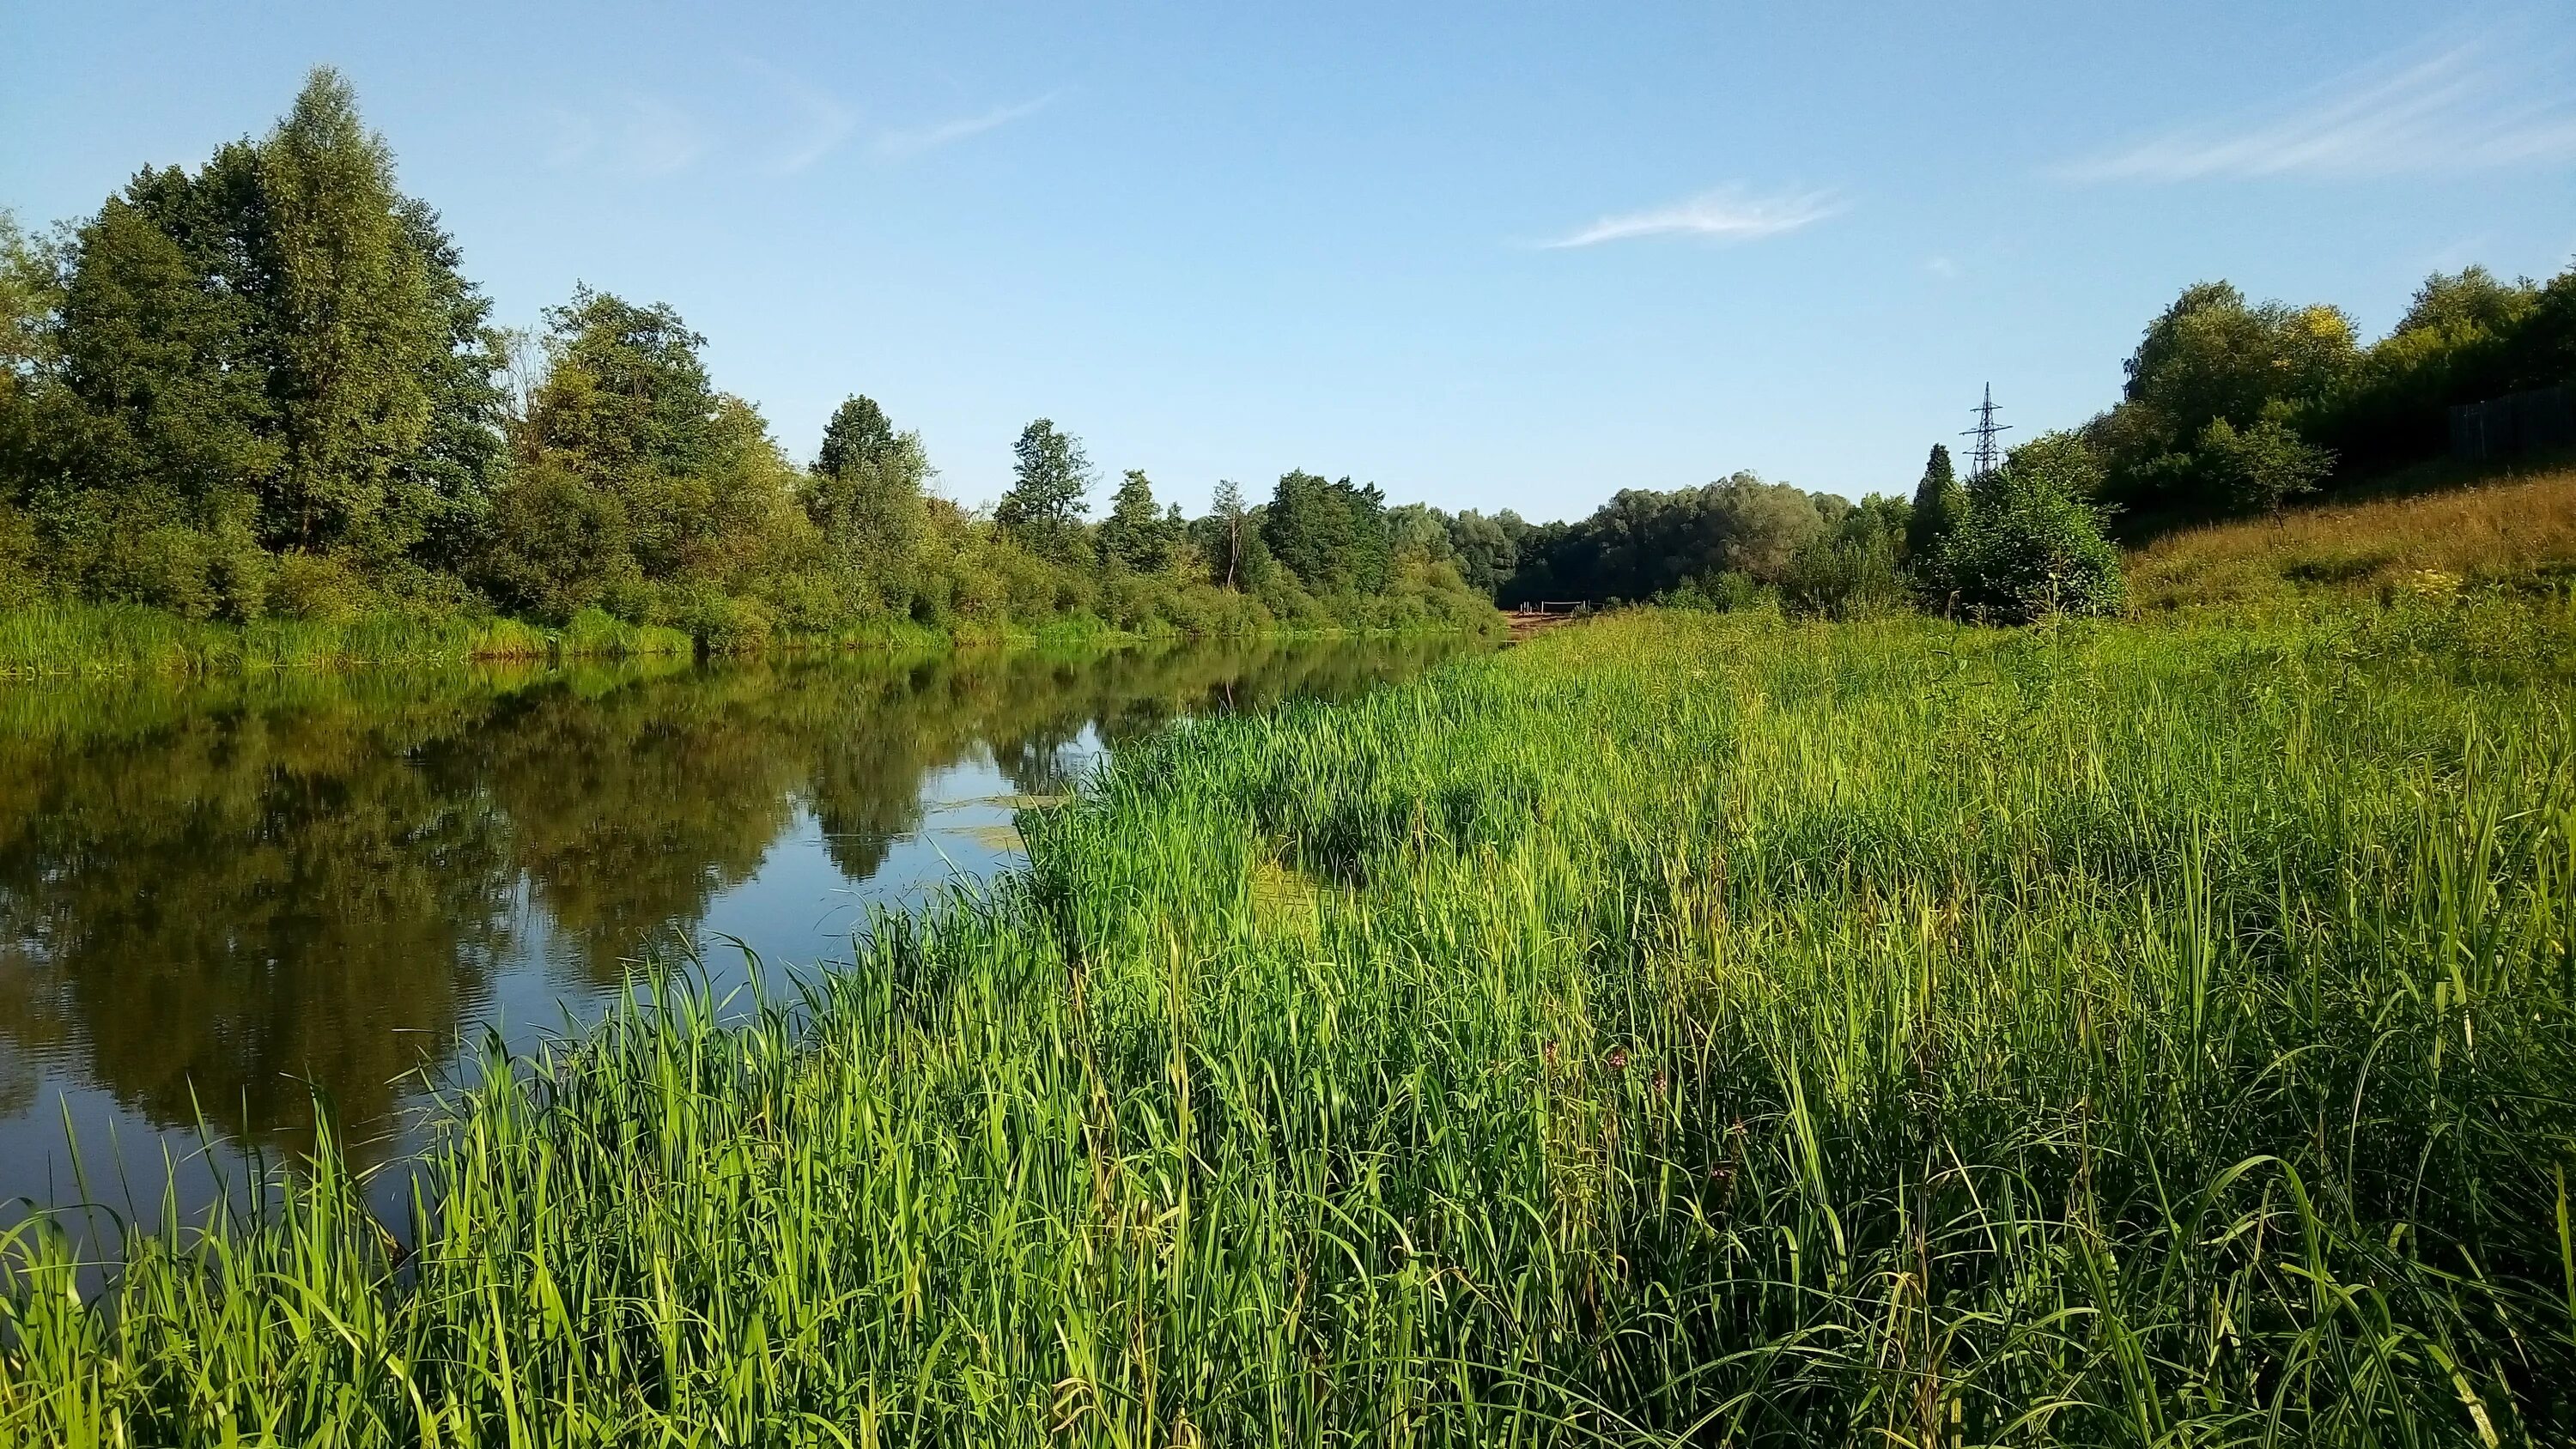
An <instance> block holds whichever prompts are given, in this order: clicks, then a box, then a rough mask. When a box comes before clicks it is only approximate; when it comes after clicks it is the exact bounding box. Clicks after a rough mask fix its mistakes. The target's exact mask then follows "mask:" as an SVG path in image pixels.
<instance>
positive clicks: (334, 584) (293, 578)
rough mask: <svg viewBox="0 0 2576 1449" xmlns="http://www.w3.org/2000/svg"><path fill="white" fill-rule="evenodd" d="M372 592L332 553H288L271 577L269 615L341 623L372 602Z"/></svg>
mask: <svg viewBox="0 0 2576 1449" xmlns="http://www.w3.org/2000/svg"><path fill="white" fill-rule="evenodd" d="M368 593H369V590H368V588H367V586H366V583H365V581H364V580H362V579H360V578H359V577H358V576H357V575H356V574H355V573H354V572H352V571H351V570H350V569H349V567H348V566H347V565H346V564H344V563H342V562H341V561H340V560H339V559H337V558H334V557H332V556H331V555H329V554H319V553H303V552H295V553H284V554H280V555H278V556H277V566H276V568H275V569H274V570H272V571H271V572H270V574H269V576H268V589H267V594H266V598H267V603H268V612H270V613H271V614H275V615H277V616H279V617H281V618H287V619H303V620H309V621H312V622H315V623H329V624H337V623H342V622H345V621H347V620H348V619H350V618H352V617H354V616H355V615H356V614H357V613H358V611H359V610H360V609H361V608H363V607H365V605H366V604H367V603H368V602H369V600H368Z"/></svg>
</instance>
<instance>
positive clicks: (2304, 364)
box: [2091, 282, 2361, 522]
mask: <svg viewBox="0 0 2576 1449" xmlns="http://www.w3.org/2000/svg"><path fill="white" fill-rule="evenodd" d="M2360 358H2361V353H2360V349H2359V348H2358V346H2357V345H2356V343H2355V341H2354V338H2353V330H2352V323H2351V321H2350V320H2349V319H2348V318H2346V317H2345V316H2344V315H2343V314H2342V313H2341V312H2339V311H2337V310H2335V309H2333V308H2331V307H2305V308H2292V307H2289V306H2286V305H2284V304H2282V303H2279V302H2266V303H2263V304H2262V305H2260V306H2256V305H2252V304H2249V303H2248V302H2247V301H2246V300H2245V297H2244V295H2243V294H2242V293H2240V292H2238V291H2237V290H2236V289H2235V288H2234V287H2232V286H2229V285H2227V284H2226V283H2224V282H2210V283H2202V284H2200V285H2198V286H2194V287H2190V288H2187V289H2185V290H2184V292H2183V294H2182V296H2181V297H2179V298H2178V299H2176V300H2175V302H2174V304H2173V305H2172V306H2170V307H2168V308H2166V309H2165V311H2164V314H2163V315H2162V316H2160V317H2158V318H2157V319H2156V321H2155V322H2154V323H2153V324H2152V325H2150V326H2149V327H2148V328H2147V332H2146V336H2145V337H2144V338H2143V339H2142V340H2141V341H2140V342H2139V344H2138V349H2137V351H2136V352H2135V353H2134V354H2132V355H2131V356H2130V358H2129V360H2128V363H2127V364H2126V367H2127V372H2128V385H2127V388H2126V389H2125V392H2124V394H2123V397H2122V400H2121V402H2120V405H2119V406H2118V407H2116V408H2114V409H2112V411H2111V412H2110V413H2108V414H2106V415H2104V416H2103V417H2102V418H2101V419H2100V420H2098V421H2097V422H2096V423H2095V424H2094V425H2093V427H2092V429H2091V432H2092V434H2093V440H2094V442H2095V444H2096V445H2097V447H2098V448H2099V449H2100V450H2101V451H2102V453H2103V456H2104V458H2105V460H2106V462H2107V465H2108V467H2107V473H2108V477H2107V480H2106V484H2107V497H2108V498H2109V499H2110V501H2112V502H2115V503H2117V504H2119V505H2120V506H2121V507H2122V508H2124V509H2126V510H2128V511H2130V512H2132V513H2136V514H2140V515H2144V516H2145V518H2146V519H2147V520H2148V521H2151V522H2152V521H2154V520H2158V519H2167V518H2175V519H2196V518H2206V517H2213V516H2217V515H2220V514H2224V513H2227V512H2230V511H2234V510H2237V509H2241V508H2245V507H2249V506H2271V505H2269V504H2266V503H2264V502H2263V501H2262V500H2261V499H2260V498H2259V497H2247V496H2245V495H2244V494H2243V493H2242V492H2241V491H2239V490H2238V488H2237V486H2236V485H2237V484H2238V483H2239V482H2240V481H2241V480H2240V479H2239V477H2238V475H2237V472H2236V471H2235V470H2236V469H2237V468H2238V466H2239V463H2240V461H2241V460H2240V459H2238V458H2237V457H2235V456H2233V455H2227V454H2222V453H2216V452H2207V453H2205V452H2203V451H2202V445H2203V444H2204V442H2205V441H2206V440H2207V439H2208V435H2209V429H2210V427H2211V425H2212V424H2213V423H2218V422H2224V423H2226V424H2228V426H2229V429H2230V430H2232V431H2234V432H2237V433H2242V432H2243V431H2245V430H2247V429H2251V428H2254V427H2255V426H2257V425H2258V424H2260V423H2262V422H2264V421H2266V420H2267V419H2269V420H2271V421H2274V422H2276V423H2281V424H2284V425H2286V424H2287V422H2288V420H2289V419H2290V418H2293V417H2296V416H2300V415H2303V414H2308V413H2312V412H2314V411H2315V410H2317V409H2319V408H2321V407H2322V406H2324V405H2325V403H2326V401H2327V400H2328V399H2329V398H2330V397H2331V396H2332V395H2333V394H2334V393H2335V392H2336V391H2337V390H2338V389H2339V388H2341V387H2343V386H2344V385H2345V383H2346V381H2347V379H2348V378H2349V377H2350V376H2351V375H2352V372H2353V370H2354V369H2355V367H2356V366H2357V365H2358V364H2359V362H2360ZM2225 436H2226V435H2225V434H2222V435H2221V437H2222V438H2224V437H2225ZM2275 501H2277V500H2275Z"/></svg>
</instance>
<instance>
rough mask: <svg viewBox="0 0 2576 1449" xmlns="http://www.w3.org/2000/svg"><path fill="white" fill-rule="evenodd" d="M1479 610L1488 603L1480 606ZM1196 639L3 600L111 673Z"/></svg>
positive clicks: (1482, 625) (80, 667) (1332, 627)
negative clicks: (191, 613) (233, 611)
mask: <svg viewBox="0 0 2576 1449" xmlns="http://www.w3.org/2000/svg"><path fill="white" fill-rule="evenodd" d="M1486 612H1488V613H1491V612H1492V610H1491V609H1490V608H1488V609H1487V610H1486ZM1504 627H1505V626H1504V624H1503V621H1502V617H1501V615H1499V614H1494V617H1493V618H1492V619H1490V620H1487V619H1484V618H1482V617H1479V616H1475V615H1473V614H1470V613H1469V612H1467V611H1465V610H1453V611H1448V612H1442V613H1433V612H1430V611H1427V610H1425V611H1417V612H1416V613H1415V614H1413V615H1407V616H1404V617H1401V618H1397V617H1393V616H1390V617H1388V618H1383V619H1381V618H1378V617H1376V616H1374V615H1370V614H1363V615H1362V616H1360V617H1356V618H1353V619H1351V620H1350V621H1348V622H1342V621H1340V620H1339V619H1337V618H1336V617H1334V616H1331V615H1318V616H1315V617H1310V618H1303V619H1298V620H1293V621H1286V622H1277V623H1271V624H1256V625H1251V626H1246V625H1243V624H1242V621H1234V622H1232V623H1229V625H1228V627H1225V628H1222V629H1219V630H1216V631H1215V632H1213V633H1212V634H1208V635H1206V636H1205V637H1222V638H1248V637H1280V638H1312V637H1328V636H1333V635H1340V634H1394V633H1411V632H1424V631H1430V632H1453V633H1464V634H1470V635H1478V636H1484V635H1491V636H1495V637H1499V636H1500V635H1501V634H1502V633H1503V631H1504ZM1191 637H1201V634H1200V632H1199V631H1196V630H1191V629H1187V628H1183V627H1180V626H1178V625H1175V624H1167V623H1159V622H1158V623H1153V624H1148V625H1146V626H1144V627H1140V628H1124V627H1120V626H1118V625H1116V624H1112V623H1108V622H1105V621H1103V620H1100V619H1098V618H1095V617H1092V616H1090V615H1076V616H1070V617H1066V618H1060V619H1052V620H1035V621H1018V620H1010V619H999V620H988V621H959V622H956V623H954V624H952V625H950V626H949V627H946V628H932V627H930V626H927V625H922V624H916V623H913V622H912V621H910V620H895V619H887V620H882V621H877V622H874V623H871V624H867V625H864V626H859V627H853V628H848V629H842V630H837V631H834V632H831V633H828V634H797V633H791V632H784V631H781V632H775V633H767V634H763V635H762V636H760V637H759V638H757V639H732V640H713V639H702V638H699V637H696V636H693V635H691V634H690V633H688V632H686V631H683V630H680V629H674V628H669V627H666V626H662V625H655V624H636V623H630V622H627V621H625V620H622V619H615V618H611V617H610V616H608V615H606V614H603V613H598V612H596V611H593V612H590V613H585V614H582V615H580V616H578V617H576V618H574V619H573V620H571V621H570V622H569V623H567V624H564V625H561V626H555V627H550V626H546V625H541V624H536V623H531V622H528V621H525V620H518V619H509V618H501V617H492V616H474V615H451V614H436V613H408V612H397V611H379V612H373V613H363V614H358V615H354V616H351V617H348V618H344V619H335V620H299V619H260V620H256V621H253V622H250V623H228V622H224V621H220V620H192V619H185V618H182V617H180V616H179V615H176V614H172V613H169V612H168V611H166V610H161V609H153V608H147V607H144V606H141V605H129V604H85V603H41V604H31V605H26V606H23V607H19V608H14V609H8V610H0V679H13V678H14V679H27V678H42V677H55V676H81V675H119V674H225V673H238V672H245V671H259V670H277V669H290V670H292V669H307V670H311V669H323V670H329V669H354V668H366V667H371V666H383V665H403V666H421V665H448V664H462V663H470V662H474V661H478V660H549V659H551V660H572V659H619V658H654V657H673V656H677V657H686V656H690V655H697V654H706V653H720V654H744V655H751V654H764V653H767V654H786V653H798V652H814V651H822V650H836V649H868V650H923V649H945V648H950V647H954V646H980V645H1060V646H1065V647H1079V646H1086V645H1088V646H1103V647H1105V646H1109V645H1115V644H1121V643H1132V642H1135V641H1138V640H1144V639H1178V638H1191Z"/></svg>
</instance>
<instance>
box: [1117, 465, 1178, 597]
mask: <svg viewBox="0 0 2576 1449" xmlns="http://www.w3.org/2000/svg"><path fill="white" fill-rule="evenodd" d="M1178 533H1179V530H1178V529H1177V528H1176V527H1174V526H1173V524H1172V522H1171V521H1170V520H1167V519H1166V518H1165V517H1164V515H1163V513H1162V511H1161V509H1159V508H1158V507H1157V506H1156V505H1155V503H1154V485H1153V483H1152V481H1151V480H1149V479H1147V478H1146V476H1145V475H1144V473H1143V472H1142V471H1141V470H1138V469H1135V468H1130V469H1128V470H1127V476H1126V479H1125V480H1124V481H1123V482H1121V483H1120V484H1119V485H1118V496H1117V498H1116V499H1115V501H1113V502H1112V503H1111V504H1110V507H1109V516H1108V517H1107V518H1104V519H1102V520H1101V521H1100V561H1101V563H1102V564H1103V565H1104V566H1107V567H1112V568H1123V569H1126V570H1128V571H1129V572H1131V573H1140V574H1152V573H1161V572H1162V571H1163V570H1164V569H1166V568H1168V567H1170V565H1171V562H1172V549H1173V548H1174V546H1175V545H1177V544H1178V543H1179V542H1180V539H1179V537H1178Z"/></svg>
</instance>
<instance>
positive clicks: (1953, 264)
mask: <svg viewBox="0 0 2576 1449" xmlns="http://www.w3.org/2000/svg"><path fill="white" fill-rule="evenodd" d="M1923 270H1925V271H1927V272H1930V273H1931V274H1932V275H1934V276H1936V277H1939V278H1940V279H1941V280H1942V281H1945V282H1955V281H1957V280H1958V279H1959V275H1960V270H1961V269H1960V266H1959V263H1958V262H1957V260H1956V259H1954V258H1951V257H1929V258H1926V259H1925V261H1924V263H1923Z"/></svg>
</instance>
